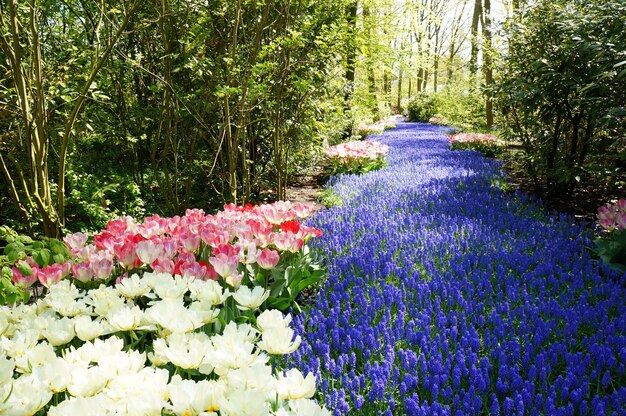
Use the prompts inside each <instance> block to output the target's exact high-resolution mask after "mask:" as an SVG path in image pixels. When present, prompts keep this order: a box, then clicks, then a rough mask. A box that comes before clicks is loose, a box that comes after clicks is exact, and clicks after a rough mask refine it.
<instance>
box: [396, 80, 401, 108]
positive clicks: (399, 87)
mask: <svg viewBox="0 0 626 416" xmlns="http://www.w3.org/2000/svg"><path fill="white" fill-rule="evenodd" d="M396 108H397V112H398V114H402V70H400V73H399V74H398V103H397V106H396Z"/></svg>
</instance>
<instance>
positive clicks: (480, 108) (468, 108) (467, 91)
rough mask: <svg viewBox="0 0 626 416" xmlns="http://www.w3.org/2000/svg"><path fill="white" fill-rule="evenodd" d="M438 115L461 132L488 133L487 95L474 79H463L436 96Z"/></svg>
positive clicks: (459, 79) (451, 84)
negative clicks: (486, 117) (486, 116)
mask: <svg viewBox="0 0 626 416" xmlns="http://www.w3.org/2000/svg"><path fill="white" fill-rule="evenodd" d="M435 98H436V107H437V114H438V115H439V116H441V117H442V118H445V119H447V120H448V124H447V125H450V126H452V127H455V128H456V129H457V130H461V131H486V119H485V95H484V93H483V92H482V91H481V89H480V88H477V86H476V82H475V81H474V80H473V77H471V76H468V77H461V76H459V78H458V79H455V80H454V82H450V83H448V84H447V85H446V88H444V89H443V90H442V91H440V92H437V93H436V94H435Z"/></svg>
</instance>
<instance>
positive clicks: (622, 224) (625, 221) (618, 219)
mask: <svg viewBox="0 0 626 416" xmlns="http://www.w3.org/2000/svg"><path fill="white" fill-rule="evenodd" d="M615 229H617V230H625V229H626V212H621V211H620V212H618V213H616V214H615Z"/></svg>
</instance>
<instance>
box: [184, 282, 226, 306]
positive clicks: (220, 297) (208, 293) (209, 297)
mask: <svg viewBox="0 0 626 416" xmlns="http://www.w3.org/2000/svg"><path fill="white" fill-rule="evenodd" d="M189 291H190V293H191V299H193V300H197V301H199V302H202V303H203V304H206V305H207V306H216V305H221V304H222V303H224V302H225V301H226V299H228V297H229V296H230V291H229V290H228V289H226V290H224V289H223V288H222V286H220V284H219V283H217V282H216V281H215V280H200V279H194V280H192V281H191V282H190V283H189Z"/></svg>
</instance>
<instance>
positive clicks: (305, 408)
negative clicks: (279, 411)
mask: <svg viewBox="0 0 626 416" xmlns="http://www.w3.org/2000/svg"><path fill="white" fill-rule="evenodd" d="M289 409H291V411H292V414H293V415H306V416H331V413H330V411H329V410H328V409H325V408H322V407H320V406H319V405H318V404H317V403H315V402H314V401H313V400H309V399H299V400H291V401H290V402H289Z"/></svg>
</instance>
